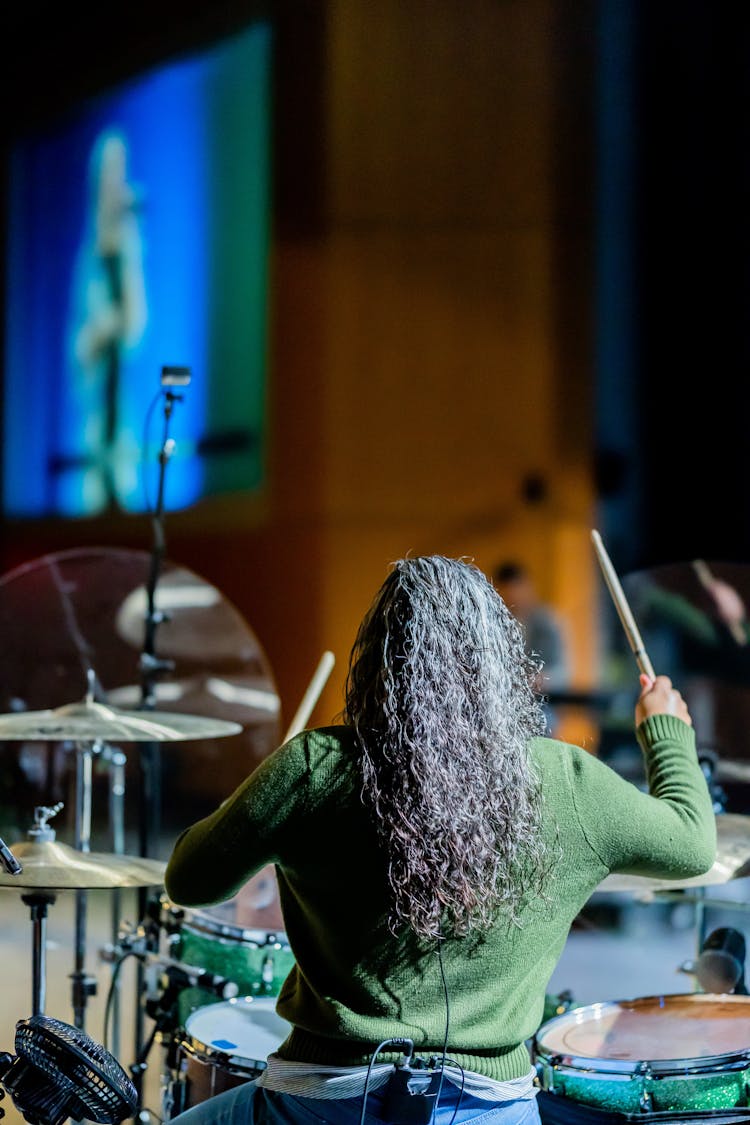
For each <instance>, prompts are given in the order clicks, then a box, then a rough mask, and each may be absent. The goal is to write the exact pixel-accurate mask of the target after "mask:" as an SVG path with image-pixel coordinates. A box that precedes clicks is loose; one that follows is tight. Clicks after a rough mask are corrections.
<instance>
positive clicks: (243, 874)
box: [164, 743, 300, 906]
mask: <svg viewBox="0 0 750 1125" xmlns="http://www.w3.org/2000/svg"><path fill="white" fill-rule="evenodd" d="M299 759H300V756H299V755H296V754H295V753H294V749H293V748H292V744H291V743H287V744H286V746H282V747H280V748H279V749H278V750H276V751H275V752H274V753H273V754H271V755H270V757H268V758H266V759H265V760H264V761H263V762H261V764H260V765H259V766H258V767H257V768H256V769H255V770H254V771H253V773H251V774H250V775H249V777H247V778H246V779H245V780H244V781H243V782H242V783H241V784H240V785H239V786H238V787H237V789H235V791H234V793H232V794H231V796H230V797H228V798H227V799H226V800H225V801H224V802H223V803H222V804H221V805H220V806H219V807H218V808H217V809H216V810H215V811H214V812H213V813H211V814H210V815H209V816H206V817H204V818H203V819H202V820H199V821H197V822H196V823H195V824H193V825H192V826H191V827H189V828H186V829H185V830H184V832H182V833H181V834H180V835H179V836H178V838H177V841H176V843H175V845H174V848H173V850H172V854H171V856H170V858H169V861H168V863H167V869H166V873H165V878H164V887H165V890H166V892H167V894H168V896H169V898H170V899H171V900H172V902H174V903H175V904H176V905H178V906H209V905H211V904H213V903H217V902H225V901H226V900H227V899H229V898H232V896H233V895H235V894H236V893H237V892H238V891H239V890H240V888H241V887H242V886H243V885H244V884H245V883H246V882H247V880H248V879H249V878H250V877H251V876H252V875H254V874H255V873H256V872H257V871H259V870H260V868H261V867H263V866H264V865H265V864H267V863H272V862H274V861H275V859H276V855H275V853H274V844H273V840H274V829H275V827H276V825H277V824H279V823H280V821H281V820H282V819H284V818H285V817H288V816H289V815H291V813H292V809H293V806H294V802H295V794H296V791H297V788H298V787H297V785H296V784H295V780H299V770H298V768H297V767H298V764H299Z"/></svg>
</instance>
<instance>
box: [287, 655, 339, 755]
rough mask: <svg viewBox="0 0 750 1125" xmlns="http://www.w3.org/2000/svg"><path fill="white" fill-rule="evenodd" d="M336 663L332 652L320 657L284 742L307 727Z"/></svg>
mask: <svg viewBox="0 0 750 1125" xmlns="http://www.w3.org/2000/svg"><path fill="white" fill-rule="evenodd" d="M335 663H336V658H335V657H334V655H333V653H332V652H324V653H323V655H322V656H321V658H320V663H319V664H318V667H317V668H316V669H315V674H314V675H313V678H312V679H311V680H310V684H309V686H308V688H307V691H306V692H305V694H304V695H303V696H302V701H301V703H300V705H299V707H298V708H297V712H296V714H295V716H294V718H293V719H292V721H291V723H290V724H289V730H288V731H287V732H286V734H285V735H284V742H288V741H289V739H290V738H293V736H294V735H295V734H299V732H300V731H301V730H304V729H305V725H306V723H307V720H308V719H309V718H310V715H311V714H312V710H313V707H314V706H315V704H316V703H317V702H318V699H319V698H320V693H321V691H322V690H323V688H324V687H325V684H326V680H327V679H328V677H329V676H330V674H331V669H332V668H333V666H334V664H335Z"/></svg>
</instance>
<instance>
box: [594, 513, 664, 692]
mask: <svg viewBox="0 0 750 1125" xmlns="http://www.w3.org/2000/svg"><path fill="white" fill-rule="evenodd" d="M591 539H592V542H593V544H594V549H595V550H596V554H597V557H598V559H599V565H600V566H601V568H602V574H603V575H604V581H605V582H606V583H607V589H608V590H609V592H610V594H611V595H612V601H613V602H614V603H615V609H616V610H617V614H618V616H619V618H620V621H621V622H622V627H623V629H624V630H625V636H626V637H627V639H628V644H629V645H630V648H631V651H632V653H633V656H634V657H635V660H636V664H637V665H638V667H639V669H640V670H641V672H643V674H644V675H646V676H649V677H650V679H652V680H653V679H655V678H656V673H655V672H654V669H653V665H652V664H651V661H650V660H649V658H648V654H647V653H646V650H645V648H644V647H643V641H642V640H641V634H640V633H639V631H638V626H637V625H636V623H635V618H634V617H633V614H632V613H631V611H630V606H629V605H628V602H627V599H626V597H625V594H624V592H623V589H622V586H621V585H620V580H619V578H618V577H617V573H616V571H615V568H614V567H613V566H612V563H611V561H610V557H609V555H608V554H607V551H606V549H605V547H604V544H603V543H602V537H601V535H600V534H599V532H598V531H592V532H591Z"/></svg>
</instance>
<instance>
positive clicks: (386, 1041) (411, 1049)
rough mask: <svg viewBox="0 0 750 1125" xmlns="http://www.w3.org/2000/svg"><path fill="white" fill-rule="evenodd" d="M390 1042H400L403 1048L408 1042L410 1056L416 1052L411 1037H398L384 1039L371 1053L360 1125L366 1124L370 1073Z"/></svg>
mask: <svg viewBox="0 0 750 1125" xmlns="http://www.w3.org/2000/svg"><path fill="white" fill-rule="evenodd" d="M389 1043H398V1044H399V1045H400V1046H401V1048H402V1049H403V1047H404V1046H405V1045H407V1044H408V1047H409V1058H411V1057H412V1054H413V1052H414V1043H413V1042H412V1040H411V1039H398V1038H397V1039H384V1040H383V1042H382V1043H379V1044H378V1046H377V1047H376V1048H375V1050H374V1051H373V1052H372V1054H371V1055H370V1061H369V1063H368V1064H367V1074H366V1075H365V1089H364V1093H363V1094H362V1112H361V1114H360V1117H359V1125H364V1123H365V1108H366V1106H367V1088H368V1086H369V1085H370V1075H371V1073H372V1068H373V1065H374V1063H375V1059H376V1058H377V1057H378V1055H379V1054H380V1052H381V1051H382V1050H383V1047H386V1046H387V1045H388V1044H389Z"/></svg>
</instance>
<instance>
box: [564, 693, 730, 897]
mask: <svg viewBox="0 0 750 1125" xmlns="http://www.w3.org/2000/svg"><path fill="white" fill-rule="evenodd" d="M636 734H637V738H638V742H639V744H640V747H641V749H642V751H643V753H644V758H645V766H646V779H647V783H648V792H643V791H642V790H641V789H639V788H638V787H637V786H636V785H633V784H632V783H631V782H629V781H626V780H625V778H623V777H621V776H620V775H619V774H617V773H615V771H614V770H612V769H610V768H609V767H608V766H607V765H605V764H604V763H603V762H600V761H599V760H598V759H597V758H595V757H594V756H593V755H591V754H587V753H586V752H579V753H578V754H576V755H575V757H574V758H573V759H572V770H573V777H572V787H573V800H574V804H575V808H576V812H577V816H578V820H579V823H580V825H581V829H582V831H583V833H584V835H585V837H586V839H587V840H588V843H589V845H590V846H591V847H592V848H593V850H594V851H595V852H596V854H597V855H598V856H599V858H600V859H601V861H602V863H603V864H604V865H605V866H606V867H607V868H608V869H609V870H610V871H621V872H627V873H630V874H638V875H648V876H652V877H658V878H664V879H681V878H692V877H694V876H697V875H702V874H703V873H704V872H706V871H708V870H709V869H710V868H711V866H712V864H713V862H714V860H715V858H716V820H715V816H714V812H713V808H712V803H711V795H710V793H709V790H708V784H707V782H706V779H705V777H704V775H703V772H702V770H701V768H700V765H699V763H698V756H697V754H696V749H695V733H694V731H693V729H692V727H690V726H688V724H687V723H684V722H683V721H682V720H681V719H677V718H675V717H674V716H671V715H652V716H651V717H650V718H648V719H646V720H644V722H642V723H641V724H640V726H639V727H638V730H637V732H636Z"/></svg>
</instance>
